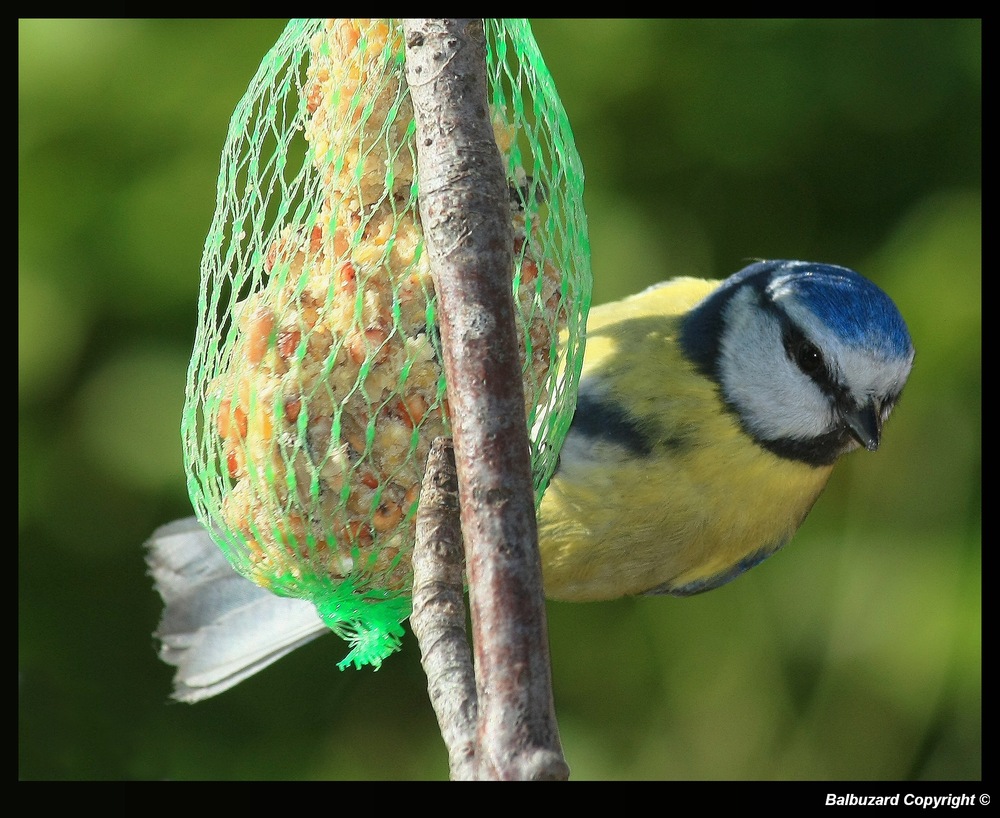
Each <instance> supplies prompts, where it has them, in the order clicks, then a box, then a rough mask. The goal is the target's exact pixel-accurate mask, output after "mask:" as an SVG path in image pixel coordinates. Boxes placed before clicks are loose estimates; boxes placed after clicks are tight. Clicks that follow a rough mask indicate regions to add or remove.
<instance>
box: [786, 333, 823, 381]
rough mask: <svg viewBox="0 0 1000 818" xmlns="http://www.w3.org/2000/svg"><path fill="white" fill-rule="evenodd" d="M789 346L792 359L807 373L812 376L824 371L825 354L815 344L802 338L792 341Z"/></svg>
mask: <svg viewBox="0 0 1000 818" xmlns="http://www.w3.org/2000/svg"><path fill="white" fill-rule="evenodd" d="M787 348H788V354H789V356H790V357H791V359H792V360H793V361H795V364H796V365H797V366H798V368H799V369H801V370H802V371H803V372H804V373H805V374H806V375H809V376H810V377H811V376H813V375H816V374H818V373H820V372H823V371H824V369H825V366H824V363H823V355H822V353H821V352H820V351H819V347H817V346H816V345H815V344H812V343H810V342H809V341H806V340H805V339H804V338H802V339H798V340H797V341H794V342H792V343H791V344H789V345H788V347H787Z"/></svg>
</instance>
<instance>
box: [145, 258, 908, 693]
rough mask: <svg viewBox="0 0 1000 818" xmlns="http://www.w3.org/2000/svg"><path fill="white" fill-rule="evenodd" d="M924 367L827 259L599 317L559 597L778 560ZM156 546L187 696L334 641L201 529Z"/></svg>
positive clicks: (720, 578)
mask: <svg viewBox="0 0 1000 818" xmlns="http://www.w3.org/2000/svg"><path fill="white" fill-rule="evenodd" d="M913 355H914V351H913V344H912V342H911V340H910V334H909V332H908V330H907V328H906V324H905V322H904V321H903V318H902V316H901V315H900V313H899V311H898V310H897V309H896V306H895V305H894V304H893V302H892V301H891V300H890V299H889V297H888V296H887V295H886V294H885V293H884V292H882V290H880V289H879V288H878V287H876V286H875V285H874V284H873V283H872V282H870V281H868V280H867V279H866V278H863V277H862V276H860V275H859V274H858V273H856V272H854V271H852V270H848V269H846V268H844V267H835V266H832V265H828V264H812V263H807V262H801V261H767V262H760V263H757V264H752V265H750V266H749V267H746V268H745V269H744V270H742V271H740V272H739V273H736V274H735V275H733V276H731V277H730V278H728V279H726V280H724V281H705V280H701V279H695V278H679V279H674V280H672V281H668V282H665V283H663V284H659V285H656V286H654V287H651V288H649V289H647V290H645V291H643V292H641V293H639V294H637V295H633V296H631V297H629V298H625V299H623V300H622V301H617V302H615V303H611V304H604V305H602V306H598V307H595V308H594V309H592V310H591V313H590V316H589V318H588V323H587V347H586V354H585V357H584V364H583V371H582V376H581V381H580V390H579V398H578V402H577V408H576V413H575V415H574V418H573V422H572V425H571V426H570V429H569V433H568V435H567V437H566V440H565V443H564V445H563V447H562V450H561V454H560V462H559V466H558V468H557V470H556V473H555V475H554V476H553V478H552V481H551V482H550V484H549V486H548V488H547V490H546V492H545V496H544V498H543V500H542V504H541V507H540V509H539V515H538V526H539V528H538V531H539V547H540V550H541V558H542V572H543V579H544V584H545V592H546V594H547V596H548V597H550V598H552V599H562V600H600V599H613V598H616V597H621V596H628V595H634V594H675V595H679V596H686V595H690V594H695V593H699V592H701V591H707V590H709V589H711V588H717V587H719V586H720V585H723V584H725V583H727V582H729V581H730V580H732V579H734V578H735V577H737V576H739V575H740V574H742V573H743V572H744V571H746V570H747V569H748V568H751V567H753V566H754V565H756V564H757V563H759V562H760V561H761V560H763V559H765V558H766V557H767V556H769V555H770V554H773V553H774V552H775V551H777V550H778V549H779V548H781V547H782V546H783V545H784V544H785V543H786V542H787V541H788V540H789V538H791V536H792V535H793V534H794V533H795V531H796V530H797V529H798V527H799V525H801V523H802V521H803V519H804V518H805V516H806V515H807V514H808V513H809V510H810V509H811V508H812V506H813V503H815V502H816V499H817V497H819V494H820V492H822V490H823V488H824V486H825V485H826V483H827V480H828V479H829V477H830V473H831V471H832V469H833V466H834V463H836V461H837V460H838V459H839V458H840V457H841V456H842V455H844V454H846V453H848V452H850V451H852V450H854V449H857V448H859V447H864V448H865V449H867V450H869V451H874V450H875V449H877V448H878V446H879V443H880V440H881V436H882V425H883V423H884V422H885V420H886V419H887V418H888V416H889V414H890V412H891V411H892V409H893V407H894V406H895V405H896V403H897V401H898V400H899V396H900V393H901V391H902V389H903V386H904V384H905V383H906V380H907V378H908V376H909V374H910V369H911V367H912V364H913ZM149 545H150V548H149V553H148V561H149V565H150V570H151V573H152V575H153V578H154V580H155V582H156V586H157V588H158V590H159V591H160V593H161V595H162V596H163V598H164V602H165V610H164V616H163V620H162V621H161V624H160V629H159V631H158V633H157V635H158V636H159V638H160V640H161V642H162V649H161V656H162V657H163V658H164V659H165V660H166V661H167V662H169V663H171V664H174V665H176V666H177V673H176V674H175V677H174V684H175V689H174V697H175V698H177V699H180V700H182V701H188V702H194V701H198V700H200V699H203V698H207V697H209V696H213V695H215V694H217V693H220V692H222V691H223V690H226V689H227V688H229V687H232V686H233V685H234V684H236V683H237V682H239V681H241V680H242V679H245V678H246V677H247V676H250V675H251V674H253V673H255V672H257V671H258V670H260V669H262V668H264V667H266V666H267V665H269V664H270V663H271V662H273V661H275V660H277V659H278V658H280V657H281V656H283V655H285V654H286V653H288V652H289V651H290V650H293V649H294V648H296V647H298V646H299V645H301V644H304V643H305V642H308V641H310V640H311V639H314V638H316V637H317V636H319V635H321V634H323V633H329V630H328V629H327V628H326V626H325V625H324V624H323V621H322V620H321V619H320V618H319V615H318V614H317V613H316V610H315V608H313V606H312V605H311V604H310V603H308V602H304V601H302V600H297V599H287V598H284V597H278V596H274V595H273V594H271V593H270V592H269V591H266V590H264V589H263V588H259V587H257V586H256V585H253V584H252V583H251V582H250V581H249V580H246V579H244V578H243V577H241V576H239V575H237V574H236V573H235V572H234V571H233V570H232V568H231V567H230V566H229V564H228V562H227V561H226V559H225V557H224V556H223V555H222V552H221V551H220V550H219V549H218V548H217V547H216V546H215V544H214V543H213V541H212V539H211V537H210V536H209V535H208V533H207V532H206V531H205V530H204V529H203V528H202V527H201V526H200V524H198V522H197V521H196V520H194V519H190V520H184V521H179V522H176V523H172V524H169V525H167V526H164V527H162V528H161V529H159V530H158V531H157V532H156V533H154V535H153V537H152V539H151V540H150V544H149Z"/></svg>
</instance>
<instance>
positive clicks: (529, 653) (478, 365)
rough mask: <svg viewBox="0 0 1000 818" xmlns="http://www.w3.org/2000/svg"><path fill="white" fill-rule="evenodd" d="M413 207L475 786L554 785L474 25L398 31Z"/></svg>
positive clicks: (509, 259) (496, 165) (496, 180)
mask: <svg viewBox="0 0 1000 818" xmlns="http://www.w3.org/2000/svg"><path fill="white" fill-rule="evenodd" d="M403 29H404V34H405V39H406V78H407V82H408V84H409V87H410V94H411V97H412V99H413V107H414V113H415V118H416V126H417V138H416V144H417V168H418V178H419V184H420V190H419V207H420V218H421V223H422V226H423V233H424V239H425V242H426V247H427V250H428V254H429V258H430V263H431V273H432V276H433V278H434V284H435V288H436V291H437V298H438V305H439V316H440V324H441V340H442V347H443V351H444V365H445V373H446V377H447V381H448V401H449V404H450V408H451V413H450V414H451V420H452V430H453V434H454V444H455V458H456V468H457V472H458V489H459V497H460V500H461V522H462V531H463V534H464V539H465V549H466V562H467V570H468V577H469V598H470V606H471V618H472V628H473V645H474V650H475V668H476V686H477V695H478V728H477V736H476V739H477V740H476V769H477V777H478V778H490V779H519V780H523V779H536V778H566V777H567V776H568V768H567V767H566V763H565V761H564V760H563V757H562V749H561V745H560V742H559V733H558V727H557V725H556V721H555V715H554V708H553V704H552V690H551V669H550V663H549V651H548V639H547V635H546V619H545V599H544V594H543V591H542V583H541V566H540V561H539V556H538V541H537V538H538V535H537V529H536V524H535V508H534V500H533V490H532V481H531V460H530V455H529V448H528V436H527V428H526V422H525V415H524V395H523V386H522V381H521V367H520V362H519V358H518V344H517V335H516V330H515V319H514V315H515V313H514V305H513V295H512V292H511V278H512V269H513V235H512V228H511V221H510V209H509V201H508V192H507V185H506V180H505V176H504V172H503V167H502V164H501V160H500V154H499V151H498V149H497V146H496V142H495V139H494V135H493V128H492V124H491V120H490V114H489V106H488V104H487V93H486V88H487V84H486V74H485V36H484V31H483V23H482V20H475V19H410V20H405V21H404V22H403Z"/></svg>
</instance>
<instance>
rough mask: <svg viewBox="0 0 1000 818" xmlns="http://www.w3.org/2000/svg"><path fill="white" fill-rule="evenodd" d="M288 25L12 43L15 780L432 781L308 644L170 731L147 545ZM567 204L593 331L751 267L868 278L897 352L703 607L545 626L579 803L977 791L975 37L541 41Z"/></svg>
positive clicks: (115, 23)
mask: <svg viewBox="0 0 1000 818" xmlns="http://www.w3.org/2000/svg"><path fill="white" fill-rule="evenodd" d="M283 25H284V24H283V21H280V20H231V21H219V20H197V21H180V20H176V21H174V20H171V21H163V20H76V21H60V20H45V21H36V20H21V21H20V23H19V29H18V34H19V42H18V45H19V49H18V51H19V72H18V131H19V139H18V200H19V201H18V203H19V208H18V209H19V219H18V540H19V548H18V674H19V675H18V679H19V692H18V699H19V701H18V719H19V739H18V744H19V765H18V767H19V777H20V778H22V779H210V778H211V779H214V778H226V779H250V778H255V779H264V778H267V779H278V778H281V779H285V778H288V779H292V778H294V779H360V778H364V779H375V778H386V779H424V778H429V779H435V778H437V779H440V778H444V777H446V775H447V762H446V757H445V753H444V749H443V745H442V743H441V739H440V737H439V736H438V734H437V731H436V725H435V721H434V717H433V714H432V712H431V709H430V706H429V704H428V702H427V696H426V692H425V690H424V687H423V678H422V672H421V670H420V666H419V662H418V656H417V650H416V645H415V644H414V642H413V640H412V637H410V636H408V637H407V641H406V644H405V648H404V650H403V652H402V653H399V654H397V655H395V656H394V657H392V658H391V659H390V660H388V661H387V662H386V663H385V665H383V667H382V669H381V670H380V671H378V672H372V671H370V670H365V671H347V672H340V671H338V670H337V669H336V663H337V661H338V660H339V659H341V658H342V656H343V655H344V653H345V647H344V645H343V644H342V643H340V642H338V641H337V640H336V638H335V637H332V636H331V637H328V638H323V639H321V640H319V641H318V642H314V643H313V644H311V645H309V646H307V647H305V648H303V649H301V650H300V651H299V652H297V653H296V654H293V655H291V656H289V657H287V658H285V659H283V660H282V661H281V662H279V663H278V664H276V665H275V666H273V667H272V668H269V669H268V670H267V671H265V672H263V673H262V674H260V675H259V676H258V677H256V678H254V679H251V680H249V681H247V682H245V683H244V684H242V685H241V686H239V687H237V688H235V689H234V690H232V691H230V692H228V693H226V694H224V695H222V696H220V697H219V698H218V699H215V700H210V701H207V702H203V703H201V704H198V705H194V706H187V705H178V704H168V703H167V695H168V692H169V689H170V677H171V669H170V668H168V667H167V666H166V665H163V664H162V663H160V661H159V660H158V659H157V657H156V653H155V649H154V644H153V641H152V638H151V635H150V634H151V632H152V630H153V629H154V628H155V626H156V623H157V618H158V616H159V600H158V598H157V597H156V595H155V594H154V592H153V590H152V588H151V585H150V581H149V579H148V578H147V577H146V575H145V567H144V563H143V552H142V544H143V542H144V540H145V539H146V537H147V536H148V535H149V534H150V532H151V531H152V530H153V529H154V528H155V527H156V526H157V525H159V524H161V523H163V522H166V521H168V520H171V519H174V518H176V517H180V516H186V515H187V514H189V513H190V504H189V502H188V499H187V496H186V493H185V482H184V475H183V471H182V466H181V449H180V437H179V419H180V409H181V402H182V395H183V383H184V376H185V369H186V365H187V358H188V355H189V353H190V349H191V345H192V341H193V337H194V325H195V316H196V298H197V290H198V276H199V272H198V269H199V261H200V256H201V251H202V246H203V242H204V238H205V235H206V233H207V230H208V226H209V224H210V221H211V217H212V211H213V209H214V206H215V184H216V177H217V174H218V165H219V157H220V151H221V147H222V143H223V139H224V137H225V134H226V129H227V124H228V119H229V116H230V114H231V112H232V110H233V108H234V107H235V105H236V103H237V101H238V100H239V98H240V97H241V95H242V94H243V92H244V90H245V89H246V87H247V85H248V83H249V81H250V78H251V77H252V76H253V74H254V72H255V71H256V69H257V66H258V64H259V63H260V60H261V58H262V57H263V55H264V54H265V52H266V51H267V49H268V48H269V47H270V46H271V45H272V44H273V43H274V41H275V40H276V39H277V37H278V35H279V33H280V32H281V30H282V28H283ZM533 25H534V29H535V33H536V37H537V39H538V41H539V45H540V47H541V51H542V54H543V55H544V57H545V59H546V60H547V62H548V64H549V67H550V69H551V71H552V73H553V75H554V77H555V81H556V85H557V87H558V89H559V92H560V94H561V96H562V98H563V102H564V104H565V106H566V108H567V110H568V113H569V117H570V121H571V122H572V125H573V128H574V132H575V135H576V139H577V144H578V147H579V150H580V153H581V155H582V157H583V162H584V167H585V169H586V173H587V189H586V201H587V210H588V214H589V218H590V231H591V242H592V246H593V267H594V275H595V302H600V301H605V300H608V299H612V298H617V297H619V296H622V295H625V294H627V293H629V292H633V291H635V290H637V289H639V288H641V287H643V286H645V285H647V284H650V283H652V282H654V281H657V280H660V279H663V278H667V277H669V276H672V275H675V274H685V275H697V276H705V277H721V276H725V275H727V274H729V273H731V272H734V271H736V270H737V269H739V268H740V267H742V266H743V265H744V263H745V260H746V259H748V258H754V257H764V258H767V257H772V258H773V257H777V258H803V259H809V260H815V261H825V262H832V263H837V264H844V265H847V266H850V267H854V268H855V269H858V270H860V271H861V272H863V273H865V274H866V275H868V276H869V277H871V278H872V279H874V280H875V281H876V282H877V283H878V284H880V285H881V286H882V287H883V288H884V289H885V290H887V291H888V292H889V293H890V294H891V295H892V296H893V297H894V298H895V300H896V301H897V303H898V304H899V307H900V309H901V311H902V312H903V314H904V316H905V317H906V319H907V321H908V323H909V325H910V329H911V331H912V334H913V336H914V339H915V343H916V347H917V361H916V366H915V369H914V372H913V376H912V378H911V380H910V383H909V386H908V387H907V390H906V392H905V394H904V398H903V401H902V403H901V405H900V406H899V408H898V410H897V412H896V414H895V415H894V416H893V418H892V419H891V421H890V423H889V425H888V427H887V429H886V434H885V439H884V445H883V447H882V449H881V450H880V451H879V452H878V453H877V454H874V455H870V454H867V453H857V454H854V455H852V456H850V457H849V458H847V459H846V460H845V462H844V463H843V464H842V465H841V466H840V467H839V468H838V470H837V471H836V473H835V474H834V477H833V479H832V481H831V484H830V486H829V488H828V490H827V492H826V493H825V495H824V496H823V497H822V498H821V500H820V502H819V503H818V504H817V506H816V508H815V510H814V511H813V513H812V515H811V516H810V517H809V519H808V520H807V521H806V523H805V525H804V526H803V527H802V529H801V531H800V533H799V534H798V536H797V537H796V538H795V540H794V541H793V543H792V544H791V545H790V546H789V547H788V548H786V549H785V550H784V551H783V552H781V553H780V554H779V555H777V556H775V557H774V558H772V559H770V560H768V561H767V562H766V563H765V564H764V565H762V566H761V567H759V568H757V569H755V570H754V571H751V572H750V573H749V574H747V575H746V576H745V577H743V578H741V579H740V580H739V581H737V582H735V583H732V584H731V585H728V586H726V587H725V588H723V589H720V590H717V591H713V592H711V593H709V594H705V595H702V596H699V597H695V598H691V599H682V600H675V599H662V598H660V599H628V600H622V601H618V602H614V603H603V604H586V605H573V604H551V605H550V606H549V616H550V639H551V648H552V658H553V670H554V676H555V697H556V709H557V714H558V717H559V723H560V727H561V731H562V738H563V742H564V747H565V752H566V756H567V759H568V761H569V763H570V765H571V767H572V770H573V778H575V779H580V780H582V779H622V778H641V779H696V780H704V779H712V780H722V779H736V780H743V779H780V780H786V779H788V780H791V779H809V780H817V779H819V780H852V779H854V780H858V779H861V780H869V779H870V780H911V779H924V780H975V779H979V778H981V776H982V753H981V741H982V736H981V718H982V700H981V696H982V676H981V674H982V644H981V635H982V633H981V607H982V586H981V579H982V577H981V528H980V523H981V478H980V465H981V413H980V399H981V349H980V342H981V292H980V287H981V248H982V244H981V201H980V190H981V37H982V32H981V23H980V21H978V20H951V21H948V20H881V21H857V20H854V21H851V20H833V21H803V20H798V21H784V20H768V21H753V20H739V21H698V20H684V21H669V20H538V21H533Z"/></svg>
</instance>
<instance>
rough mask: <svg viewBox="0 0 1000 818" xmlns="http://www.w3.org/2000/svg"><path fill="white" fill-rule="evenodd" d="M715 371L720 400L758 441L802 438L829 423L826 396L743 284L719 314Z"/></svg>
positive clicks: (831, 420) (831, 414) (828, 426)
mask: <svg viewBox="0 0 1000 818" xmlns="http://www.w3.org/2000/svg"><path fill="white" fill-rule="evenodd" d="M724 323H725V327H726V330H725V333H724V335H723V337H722V343H721V345H720V362H719V373H720V377H721V383H722V393H723V396H724V397H725V399H726V400H727V401H728V402H729V403H731V404H732V405H733V406H734V407H735V408H736V410H737V411H738V412H739V414H740V417H741V419H742V421H743V423H744V424H745V425H746V426H747V428H748V429H749V430H750V431H751V432H752V433H753V434H754V435H755V436H757V437H759V438H761V439H763V440H778V439H782V438H793V439H798V440H808V439H811V438H814V437H817V436H819V435H822V434H824V433H825V432H828V431H830V429H831V428H832V426H833V425H834V423H835V417H834V412H833V406H832V404H831V401H830V399H829V398H828V397H827V396H826V395H825V394H824V393H823V391H822V390H821V389H820V388H819V387H818V386H817V385H816V383H815V382H813V380H812V379H811V378H809V377H808V376H807V375H806V374H805V373H803V372H802V370H801V369H799V368H798V367H797V366H796V365H795V364H794V363H793V362H792V361H790V360H789V359H788V356H787V355H786V353H785V346H784V342H783V339H782V332H781V324H780V322H779V320H778V318H777V316H775V315H774V314H773V313H770V312H767V311H765V310H762V309H760V307H759V306H758V305H757V303H756V296H755V294H754V293H753V292H751V291H750V290H749V288H746V289H744V290H742V291H741V292H739V293H737V294H736V295H735V296H734V297H733V299H732V301H731V302H730V304H729V305H728V307H727V308H726V316H725V322H724Z"/></svg>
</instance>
